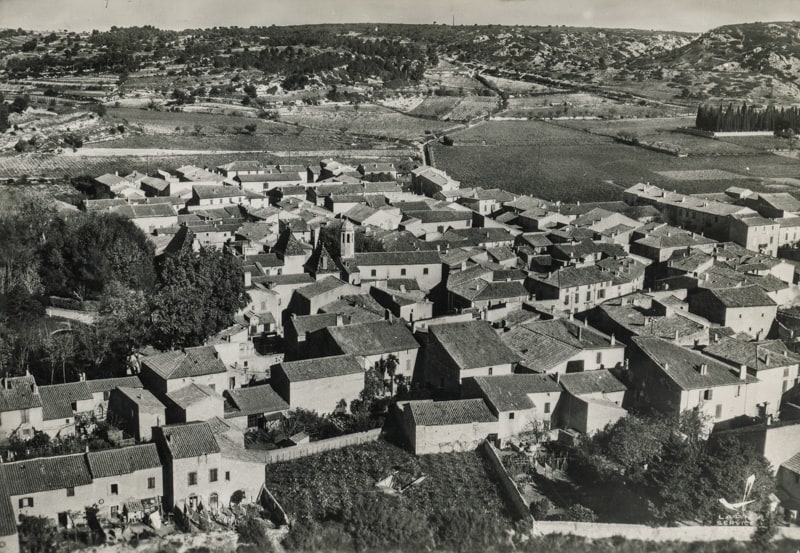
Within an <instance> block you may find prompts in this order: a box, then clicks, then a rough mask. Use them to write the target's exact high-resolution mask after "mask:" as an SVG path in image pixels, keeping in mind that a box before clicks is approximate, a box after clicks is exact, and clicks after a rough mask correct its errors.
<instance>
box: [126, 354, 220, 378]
mask: <svg viewBox="0 0 800 553" xmlns="http://www.w3.org/2000/svg"><path fill="white" fill-rule="evenodd" d="M142 364H143V365H146V366H148V367H149V368H151V369H152V370H153V371H154V372H155V373H156V374H158V375H159V376H160V377H161V378H164V379H167V380H169V379H173V378H190V377H193V376H203V375H207V374H217V373H224V372H225V371H226V369H225V363H223V362H222V360H221V359H219V355H218V354H217V350H215V349H214V347H213V346H197V347H193V348H185V349H184V350H183V351H181V350H174V351H168V352H165V353H160V354H157V355H150V356H148V357H145V358H144V359H143V360H142Z"/></svg>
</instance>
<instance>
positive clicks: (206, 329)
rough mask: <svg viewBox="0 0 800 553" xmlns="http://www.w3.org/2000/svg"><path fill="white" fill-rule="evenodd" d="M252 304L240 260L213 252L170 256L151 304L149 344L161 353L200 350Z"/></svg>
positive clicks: (219, 252)
mask: <svg viewBox="0 0 800 553" xmlns="http://www.w3.org/2000/svg"><path fill="white" fill-rule="evenodd" d="M248 301H249V298H248V296H247V292H246V291H245V287H244V279H243V278H242V271H241V261H239V260H238V259H237V258H234V257H233V256H231V255H228V254H226V253H224V252H222V251H220V250H217V249H215V248H201V249H200V251H199V252H194V251H191V250H184V251H181V252H180V253H178V254H176V255H170V256H167V258H166V259H165V260H164V261H163V263H162V265H161V267H160V268H159V274H158V284H157V286H156V290H155V294H153V296H152V297H151V301H150V313H151V316H150V320H151V324H152V328H151V330H152V333H151V336H150V343H152V344H153V345H154V346H156V347H158V348H160V349H172V348H176V347H183V346H196V345H200V344H202V343H203V342H204V341H205V340H206V338H208V337H209V336H211V335H213V334H215V333H217V332H219V331H220V330H222V329H223V328H226V327H228V326H230V325H231V324H233V315H234V314H235V313H236V312H237V311H238V310H239V309H242V308H243V307H245V306H246V305H247V302H248Z"/></svg>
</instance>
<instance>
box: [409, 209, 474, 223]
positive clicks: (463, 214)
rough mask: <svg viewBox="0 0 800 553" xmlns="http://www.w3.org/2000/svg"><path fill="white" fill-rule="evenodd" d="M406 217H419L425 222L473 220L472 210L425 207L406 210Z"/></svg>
mask: <svg viewBox="0 0 800 553" xmlns="http://www.w3.org/2000/svg"><path fill="white" fill-rule="evenodd" d="M403 215H405V218H413V219H419V220H420V221H421V222H423V223H450V222H453V221H471V220H472V212H471V211H456V210H454V209H423V210H421V211H404V212H403Z"/></svg>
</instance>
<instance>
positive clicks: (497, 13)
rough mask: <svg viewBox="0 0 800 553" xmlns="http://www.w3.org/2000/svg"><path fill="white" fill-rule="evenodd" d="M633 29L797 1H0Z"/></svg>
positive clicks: (144, 15) (274, 19)
mask: <svg viewBox="0 0 800 553" xmlns="http://www.w3.org/2000/svg"><path fill="white" fill-rule="evenodd" d="M453 17H455V22H456V24H457V25H458V24H467V25H472V24H474V23H479V24H481V23H483V24H489V23H493V24H523V25H567V26H582V27H631V28H638V29H658V30H671V31H688V32H702V31H706V30H708V29H711V28H713V27H717V26H719V25H726V24H730V23H741V22H752V21H791V20H796V19H800V0H0V28H9V27H10V28H17V27H22V28H24V29H32V30H55V29H69V30H71V31H82V30H92V29H101V30H103V29H108V28H109V27H111V26H112V25H116V26H118V27H127V26H133V25H148V24H149V25H154V26H156V27H159V28H164V29H185V28H198V27H214V26H231V25H238V26H240V27H249V26H251V25H272V24H275V25H294V24H303V23H355V22H375V23H378V22H380V23H433V22H434V21H436V22H438V23H448V24H449V23H452V21H453Z"/></svg>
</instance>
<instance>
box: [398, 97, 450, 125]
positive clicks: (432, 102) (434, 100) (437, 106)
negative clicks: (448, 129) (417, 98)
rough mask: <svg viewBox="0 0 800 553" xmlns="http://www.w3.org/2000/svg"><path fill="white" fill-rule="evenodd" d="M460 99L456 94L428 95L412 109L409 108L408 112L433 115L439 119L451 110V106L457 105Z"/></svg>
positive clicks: (426, 115)
mask: <svg viewBox="0 0 800 553" xmlns="http://www.w3.org/2000/svg"><path fill="white" fill-rule="evenodd" d="M460 100H461V98H459V97H458V96H430V97H428V98H425V99H424V100H423V101H422V103H420V104H418V105H417V106H416V107H415V108H414V109H412V110H410V111H409V113H410V114H411V115H419V116H421V117H435V118H437V119H441V118H443V117H444V116H445V115H447V114H449V113H450V112H451V111H453V108H455V107H456V105H458V103H459V101H460Z"/></svg>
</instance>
